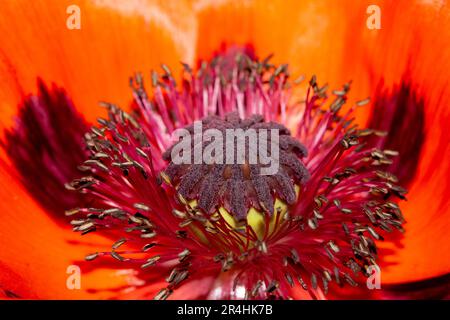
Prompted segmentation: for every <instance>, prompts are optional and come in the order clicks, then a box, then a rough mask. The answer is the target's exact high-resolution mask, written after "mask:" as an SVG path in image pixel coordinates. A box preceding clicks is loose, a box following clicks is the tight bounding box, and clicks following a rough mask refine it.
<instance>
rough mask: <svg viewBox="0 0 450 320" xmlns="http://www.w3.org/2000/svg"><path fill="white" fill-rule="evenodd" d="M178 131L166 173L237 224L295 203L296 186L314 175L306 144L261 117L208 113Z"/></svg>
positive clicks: (201, 205)
mask: <svg viewBox="0 0 450 320" xmlns="http://www.w3.org/2000/svg"><path fill="white" fill-rule="evenodd" d="M177 135H179V136H180V140H179V141H178V142H176V143H174V144H173V145H172V146H171V147H170V148H169V149H168V150H166V152H165V153H164V155H163V157H164V159H165V160H166V161H168V162H169V164H168V166H167V168H166V169H165V171H164V174H163V177H164V178H165V180H166V181H167V182H169V183H170V184H172V185H173V186H175V187H176V189H177V191H178V192H179V194H180V195H181V196H182V197H183V198H184V199H185V200H187V201H190V203H191V205H192V204H194V202H195V205H196V207H197V208H198V209H200V210H201V211H202V212H203V213H205V214H207V215H213V214H214V213H217V212H219V213H221V214H222V216H223V217H224V218H226V219H227V220H228V221H229V222H231V223H236V222H237V223H238V224H242V222H244V221H245V220H248V218H249V215H250V218H251V217H252V215H255V211H256V212H259V213H264V214H266V215H268V216H272V215H273V214H274V213H275V211H276V210H277V209H278V210H280V206H283V205H286V204H287V205H291V204H293V203H295V201H296V199H297V195H296V186H298V185H301V184H303V183H304V182H305V181H306V180H307V179H308V177H309V173H308V171H307V169H306V168H305V166H304V164H303V163H302V161H301V158H303V157H305V156H306V154H307V151H306V148H305V147H304V146H303V145H302V144H301V143H300V142H299V141H297V140H296V139H294V138H293V137H292V136H291V134H290V132H289V130H288V129H287V128H286V127H284V126H283V125H281V124H278V123H276V122H265V121H264V118H263V117H262V116H260V115H253V116H251V117H249V118H246V119H241V118H240V117H239V115H238V114H237V113H236V112H234V113H228V114H226V115H225V116H224V117H219V116H208V117H205V118H203V119H202V120H200V121H197V122H196V123H194V124H192V125H190V126H187V127H185V128H184V129H182V132H178V134H177ZM276 203H277V204H278V208H277V206H276ZM233 220H234V221H233ZM247 222H248V221H247Z"/></svg>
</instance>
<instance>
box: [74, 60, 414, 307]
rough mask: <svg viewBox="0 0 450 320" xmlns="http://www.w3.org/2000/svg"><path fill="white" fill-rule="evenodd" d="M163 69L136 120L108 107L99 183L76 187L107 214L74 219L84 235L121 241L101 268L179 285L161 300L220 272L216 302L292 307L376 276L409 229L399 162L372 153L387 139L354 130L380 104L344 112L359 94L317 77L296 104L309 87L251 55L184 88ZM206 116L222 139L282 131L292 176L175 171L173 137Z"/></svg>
mask: <svg viewBox="0 0 450 320" xmlns="http://www.w3.org/2000/svg"><path fill="white" fill-rule="evenodd" d="M163 69H164V74H163V75H161V76H160V75H157V74H156V73H155V74H153V79H152V81H153V83H152V84H153V91H154V92H153V98H149V95H148V94H147V93H146V90H145V88H144V84H143V79H142V78H141V76H140V75H137V76H136V77H135V78H134V79H132V82H131V84H132V87H133V91H134V96H135V105H136V110H135V111H136V112H135V115H132V114H129V113H126V112H124V111H123V110H121V109H120V108H118V107H117V106H115V105H113V104H107V103H105V104H104V105H105V106H106V107H107V108H108V113H109V118H108V119H98V123H99V125H98V126H95V127H93V128H92V130H91V131H89V132H88V133H86V135H85V138H86V145H87V146H88V148H89V151H90V157H89V159H88V160H86V161H85V162H84V163H83V164H82V165H81V166H80V167H79V168H80V169H81V170H82V171H84V172H85V175H84V176H83V177H81V178H78V179H76V180H74V181H73V182H71V183H69V184H68V185H67V188H68V189H71V190H76V191H80V192H82V193H84V194H86V195H87V197H89V198H90V199H92V202H93V203H95V207H92V206H90V207H81V208H76V209H73V210H69V211H67V214H68V215H70V216H72V215H73V217H74V219H73V220H72V225H73V226H74V230H76V231H79V232H81V233H82V234H86V233H89V232H91V231H98V232H108V233H110V234H114V235H116V236H117V237H119V239H118V240H117V241H116V242H114V244H113V245H112V249H111V251H109V252H97V253H94V254H91V255H89V256H88V257H87V259H88V260H93V259H94V258H97V257H99V256H111V257H112V258H115V259H116V260H119V261H121V262H123V263H126V264H127V265H131V266H133V267H134V268H136V269H138V270H140V273H139V277H140V278H142V279H143V280H144V281H147V282H150V283H151V281H155V278H157V277H158V276H159V277H161V278H162V279H164V278H166V285H165V286H164V287H162V288H161V291H159V293H158V294H157V295H156V298H167V297H168V296H169V295H170V294H171V293H172V292H173V291H174V290H176V289H177V288H178V287H179V286H180V285H182V284H184V283H185V282H187V281H190V280H191V279H198V278H202V277H205V278H206V277H207V276H209V277H211V278H212V279H214V281H213V283H212V284H211V286H210V287H209V288H208V289H207V290H206V291H205V296H206V297H209V298H257V299H261V298H272V297H273V298H289V297H291V296H292V295H293V294H294V292H295V291H294V289H293V288H294V287H295V286H300V287H301V288H303V290H305V291H306V293H307V295H309V296H311V297H323V296H324V295H325V294H327V292H328V291H329V288H330V286H335V287H337V286H336V285H335V284H337V285H342V284H343V283H348V284H350V285H352V286H356V285H357V284H358V281H361V279H360V278H361V277H359V274H363V275H368V272H367V269H368V268H369V267H370V266H376V263H377V250H376V244H375V242H376V240H380V239H382V238H383V237H382V236H381V233H383V232H385V231H388V232H389V231H392V230H393V229H398V230H402V223H403V217H402V214H401V212H400V209H399V207H398V205H397V204H396V202H395V201H396V200H395V199H396V198H402V199H403V198H404V194H405V192H406V191H405V190H404V189H403V188H401V187H399V186H397V185H396V183H397V178H396V177H395V176H394V175H393V174H391V173H389V164H391V163H392V158H393V157H395V156H396V155H397V152H396V151H393V150H380V149H377V148H375V147H374V146H373V144H371V143H367V142H369V140H368V137H372V136H377V135H378V136H380V135H381V136H383V135H385V133H384V132H380V131H376V130H371V129H360V128H358V127H357V126H356V125H353V123H352V112H353V110H354V109H355V108H356V107H357V106H360V105H363V104H365V103H367V102H368V101H366V100H364V101H360V102H358V103H356V105H355V106H352V107H349V108H344V104H345V102H346V99H347V94H348V91H349V89H350V85H349V84H346V85H344V86H343V88H342V89H340V90H335V91H333V92H332V95H331V97H328V94H327V92H326V86H323V87H321V86H319V84H318V83H317V80H316V78H315V77H313V78H312V79H311V81H310V82H309V87H308V89H307V93H306V99H305V100H304V101H303V102H301V103H295V105H292V104H293V102H292V99H291V96H290V93H291V92H292V91H293V90H294V87H295V86H296V85H297V83H296V82H295V81H291V80H290V76H289V73H288V69H287V66H286V65H282V66H280V67H277V66H274V65H272V64H270V60H269V59H265V60H263V61H260V60H257V59H256V58H251V57H250V56H248V55H246V54H244V53H241V52H240V53H238V54H234V55H231V57H230V56H229V55H227V54H226V55H224V56H218V57H216V58H215V59H214V60H212V61H211V62H209V63H206V62H205V63H204V64H203V65H202V67H201V68H200V70H198V71H197V72H194V71H192V70H191V69H190V68H188V67H187V66H186V71H185V72H186V74H187V75H188V78H185V79H184V80H183V85H182V86H181V88H179V87H177V86H176V84H175V81H174V79H173V77H172V76H171V74H170V70H169V69H168V68H167V67H164V68H163ZM288 105H289V110H295V111H296V112H299V113H300V115H299V119H298V121H297V126H296V127H294V128H293V130H292V132H291V131H290V130H288V129H287V128H286V126H285V125H284V123H283V120H284V121H285V120H286V118H287V117H290V116H291V115H290V114H287V106H288ZM198 119H200V120H201V123H202V124H203V125H204V127H203V128H204V129H216V130H218V131H219V132H222V131H224V130H225V129H230V128H232V129H236V128H239V129H249V128H250V129H257V130H261V129H277V130H279V131H280V132H281V133H280V139H279V147H280V150H281V151H280V160H279V161H280V168H279V170H278V171H277V172H276V174H274V175H267V176H264V175H261V174H260V173H259V170H257V169H258V168H260V166H261V163H259V162H257V163H255V164H249V161H248V160H249V158H248V154H247V158H245V162H244V163H243V164H240V165H237V164H218V163H215V162H213V163H210V164H207V163H204V162H202V163H200V164H191V165H188V164H175V163H174V162H173V161H172V160H173V159H171V151H173V148H174V146H175V145H176V144H171V141H170V133H171V132H173V131H174V130H175V129H177V128H182V127H184V128H186V130H187V132H190V133H194V128H193V126H192V125H190V124H191V123H193V122H194V121H195V120H198ZM203 132H204V131H201V132H200V133H203ZM204 144H205V145H206V146H207V143H203V144H202V143H200V146H201V147H205V145H204ZM189 146H190V147H192V148H195V147H196V146H195V144H194V143H192V145H191V144H190V145H189ZM234 146H235V145H234V144H233V145H232V147H234ZM247 146H248V147H250V149H251V148H252V146H249V143H247ZM223 151H224V152H230V149H226V148H225V147H224V149H223ZM231 151H233V152H234V149H231ZM192 157H193V156H192ZM153 269H155V270H153ZM156 275H157V276H156ZM362 278H363V277H362ZM147 282H146V284H148V283H147ZM332 283H333V285H332ZM348 284H347V285H348Z"/></svg>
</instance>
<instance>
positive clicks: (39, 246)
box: [0, 166, 126, 299]
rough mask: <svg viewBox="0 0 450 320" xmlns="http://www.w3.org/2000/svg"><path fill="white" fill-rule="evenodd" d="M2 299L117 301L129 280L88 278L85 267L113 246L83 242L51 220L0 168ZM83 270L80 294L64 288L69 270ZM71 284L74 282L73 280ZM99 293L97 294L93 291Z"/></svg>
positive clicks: (101, 272) (110, 274)
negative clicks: (88, 257) (96, 253)
mask: <svg viewBox="0 0 450 320" xmlns="http://www.w3.org/2000/svg"><path fill="white" fill-rule="evenodd" d="M0 186H1V188H0V212H1V213H2V217H1V219H0V297H1V296H6V297H20V298H26V299H35V298H39V299H93V298H96V299H102V298H108V297H111V296H113V295H115V292H114V291H111V290H112V289H115V288H116V287H120V286H123V285H124V284H125V281H126V278H125V277H118V276H117V275H116V272H115V271H114V270H111V269H102V268H99V269H96V270H95V271H94V272H90V270H89V269H87V267H86V265H85V264H84V263H82V261H83V260H84V257H85V256H86V255H87V254H89V253H92V252H93V251H97V250H102V249H104V250H105V249H106V248H107V246H110V245H111V241H110V240H107V239H104V238H102V237H100V236H97V235H88V236H87V237H84V238H80V235H79V234H75V233H72V232H71V231H67V230H66V229H62V228H61V227H60V226H58V225H57V224H56V223H55V222H53V221H52V220H51V218H50V217H49V216H47V215H46V214H45V213H44V212H42V211H41V209H40V208H39V207H38V206H37V205H36V204H35V203H34V202H33V200H32V199H31V198H30V197H29V196H28V195H27V194H26V193H25V192H24V190H23V188H22V186H21V185H20V184H19V183H18V182H16V181H15V180H14V179H12V176H11V174H10V170H9V168H6V167H5V166H0ZM71 265H78V266H79V267H80V269H81V278H80V279H81V288H80V289H79V290H77V289H74V290H71V289H69V288H68V287H67V285H66V283H67V281H68V278H69V276H70V274H68V273H67V272H68V271H70V270H68V268H69V266H71ZM69 282H70V279H69ZM93 288H95V289H96V291H95V292H93V291H92V290H91V289H93Z"/></svg>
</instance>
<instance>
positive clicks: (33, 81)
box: [0, 0, 450, 299]
mask: <svg viewBox="0 0 450 320" xmlns="http://www.w3.org/2000/svg"><path fill="white" fill-rule="evenodd" d="M71 5H73V4H72V3H69V2H67V3H66V2H65V1H56V0H55V1H46V2H45V3H44V2H40V3H35V2H33V3H30V2H29V1H6V2H4V3H2V4H1V6H2V10H1V13H0V14H1V16H2V19H0V29H1V30H2V34H5V35H7V36H5V38H4V40H3V41H2V44H1V46H0V54H1V60H0V75H1V80H0V81H1V83H2V86H1V89H0V95H1V100H0V101H1V109H0V110H1V117H0V119H1V122H0V125H1V126H2V131H3V133H2V137H1V144H2V148H1V158H0V159H1V163H0V164H1V165H0V181H1V185H2V188H1V191H0V197H1V202H0V206H1V209H2V216H1V219H0V223H1V229H0V230H1V231H0V237H1V241H0V245H1V247H0V270H1V272H0V294H1V295H2V297H4V298H29V299H30V298H31V299H77V298H84V299H104V298H119V299H149V298H156V299H166V298H170V299H244V298H248V299H266V298H268V299H272V298H282V299H288V298H293V299H311V298H312V299H325V298H329V299H343V298H445V297H446V295H448V281H449V275H448V274H449V271H450V265H449V259H448V252H449V248H448V246H449V241H448V240H449V232H448V230H447V229H448V226H449V225H448V221H449V219H448V213H449V212H448V211H449V206H448V197H447V185H448V182H447V177H448V173H449V166H448V164H447V161H445V159H446V155H447V154H448V151H449V144H448V138H447V137H446V136H445V134H443V129H444V128H445V126H446V125H447V124H448V122H449V108H448V107H447V105H448V102H449V101H448V97H447V93H448V90H450V88H449V84H448V81H447V77H446V72H445V70H446V68H445V67H446V66H447V64H448V58H449V53H450V49H449V47H448V44H447V42H446V39H448V36H449V34H448V33H449V30H450V29H449V28H448V25H449V23H450V20H449V19H450V12H449V8H448V5H447V4H446V3H445V2H443V1H419V0H416V1H412V2H411V1H408V2H406V1H397V2H395V3H393V2H388V1H377V8H378V9H379V10H380V14H381V25H380V26H379V27H380V28H378V29H374V30H372V29H371V28H369V27H368V26H367V24H366V21H367V19H368V17H369V15H370V10H368V7H369V6H370V5H371V3H368V2H367V3H366V2H364V1H363V2H359V3H357V4H356V3H354V2H350V1H340V2H332V1H306V2H302V3H298V1H270V2H264V1H243V2H240V3H236V2H234V1H233V2H232V1H219V2H218V3H217V2H213V1H211V2H210V1H178V2H176V3H173V2H170V3H166V2H160V1H138V0H132V1H127V2H121V1H102V0H91V1H88V0H84V1H78V3H77V8H78V9H79V12H80V16H79V19H80V28H75V29H73V30H72V29H70V28H67V26H66V20H67V19H68V16H69V15H70V10H67V8H68V7H69V6H71ZM180 61H182V62H183V63H180ZM150 70H153V71H151V72H150ZM139 71H142V72H143V73H142V74H141V73H140V72H139ZM302 75H304V76H302ZM130 76H131V77H130ZM99 102H100V106H98V105H99ZM196 123H197V124H198V123H201V124H202V126H203V129H204V130H203V129H202V131H200V133H201V134H203V133H204V131H206V130H207V129H215V130H216V131H215V132H224V131H225V130H226V129H241V130H246V129H254V130H256V132H258V133H260V132H263V130H268V131H271V130H275V131H277V132H278V133H279V143H278V144H277V145H278V147H279V151H280V152H279V169H278V171H277V172H276V174H274V175H268V176H264V175H260V174H259V172H260V170H261V169H262V168H265V165H266V163H263V162H262V161H261V159H260V158H258V159H257V161H256V162H252V163H249V159H248V157H249V156H250V155H247V158H245V159H244V160H245V161H244V162H243V163H242V164H233V165H223V164H221V163H219V162H218V161H213V162H212V163H209V164H206V163H204V162H201V163H193V164H179V163H176V162H175V161H174V159H173V153H172V151H173V150H174V149H175V148H176V146H177V142H178V141H177V140H174V139H173V137H172V134H173V133H174V132H175V131H176V130H177V129H184V132H188V133H194V135H195V128H194V125H195V124H196ZM265 141H266V142H272V140H271V139H266V140H265ZM202 143H203V141H202V142H201V143H200V145H201V146H202V147H205V149H206V148H207V147H208V143H204V144H202ZM189 145H190V146H191V144H189ZM195 148H196V145H195V144H194V145H192V149H190V150H189V151H193V152H194V151H195ZM214 156H217V154H216V153H215V154H214ZM215 159H216V160H217V158H215ZM73 231H76V232H73ZM436 250H440V252H439V253H437V252H436ZM72 267H74V268H75V269H73V268H72ZM71 268H72V269H71ZM70 270H78V272H81V274H80V281H81V282H80V283H79V284H80V286H79V287H77V286H75V287H73V286H71V285H70V283H69V281H70V279H72V276H73V275H72V274H71V272H72V271H70ZM374 270H375V271H374ZM379 270H381V281H382V283H381V289H380V290H370V289H369V288H368V287H367V284H368V280H367V277H369V279H370V278H371V276H373V274H374V273H373V272H375V273H379V272H380V271H379Z"/></svg>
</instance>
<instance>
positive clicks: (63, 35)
mask: <svg viewBox="0 0 450 320" xmlns="http://www.w3.org/2000/svg"><path fill="white" fill-rule="evenodd" d="M123 3H124V2H123V1H122V2H120V1H108V2H106V1H101V0H96V1H90V0H82V1H77V5H79V7H80V10H81V11H80V12H81V29H80V30H69V29H68V28H67V27H66V20H67V18H68V17H69V14H67V13H66V10H67V7H68V6H69V5H72V4H73V1H68V0H63V1H61V0H50V1H45V2H41V1H33V2H30V1H26V0H18V1H5V2H3V3H2V10H1V13H0V33H1V34H3V35H4V36H3V38H2V44H1V48H0V83H1V84H2V85H1V89H0V101H1V102H0V110H1V113H0V118H1V121H2V122H3V125H4V126H5V125H6V126H9V125H10V124H11V120H10V119H11V118H12V116H13V115H14V114H15V113H16V108H17V104H18V102H19V101H20V98H21V96H22V95H23V94H28V93H34V92H35V84H36V78H37V77H41V78H42V79H43V81H44V82H45V83H48V84H51V83H52V82H55V83H57V84H58V85H60V86H62V87H63V88H65V89H66V91H67V93H68V95H69V97H71V98H72V99H73V100H74V103H75V105H76V106H77V108H78V109H79V111H81V112H82V113H84V114H85V116H86V117H87V119H88V120H91V121H93V120H94V119H95V117H96V116H97V115H98V114H99V113H100V112H102V109H101V108H99V107H98V102H99V101H101V100H106V101H110V102H113V103H117V104H119V105H122V106H126V105H127V104H128V103H129V101H130V100H131V98H132V97H131V91H130V90H129V87H128V79H129V77H130V76H131V75H132V74H133V73H134V72H137V71H141V72H144V73H148V72H149V71H150V70H151V69H152V68H159V67H160V64H161V63H165V64H167V65H170V66H173V67H174V68H179V61H180V60H187V61H188V62H189V59H192V52H193V49H192V48H191V47H189V45H190V44H192V45H193V44H194V41H193V40H192V39H191V38H194V34H195V33H194V32H192V27H190V26H191V25H195V23H191V18H192V15H189V14H188V13H187V12H186V9H185V7H186V5H184V4H183V3H182V2H180V3H177V6H176V9H177V10H174V8H171V6H170V5H167V4H165V2H162V1H145V2H143V1H128V2H127V5H123ZM181 38H182V39H183V41H181V40H180V39H181Z"/></svg>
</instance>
